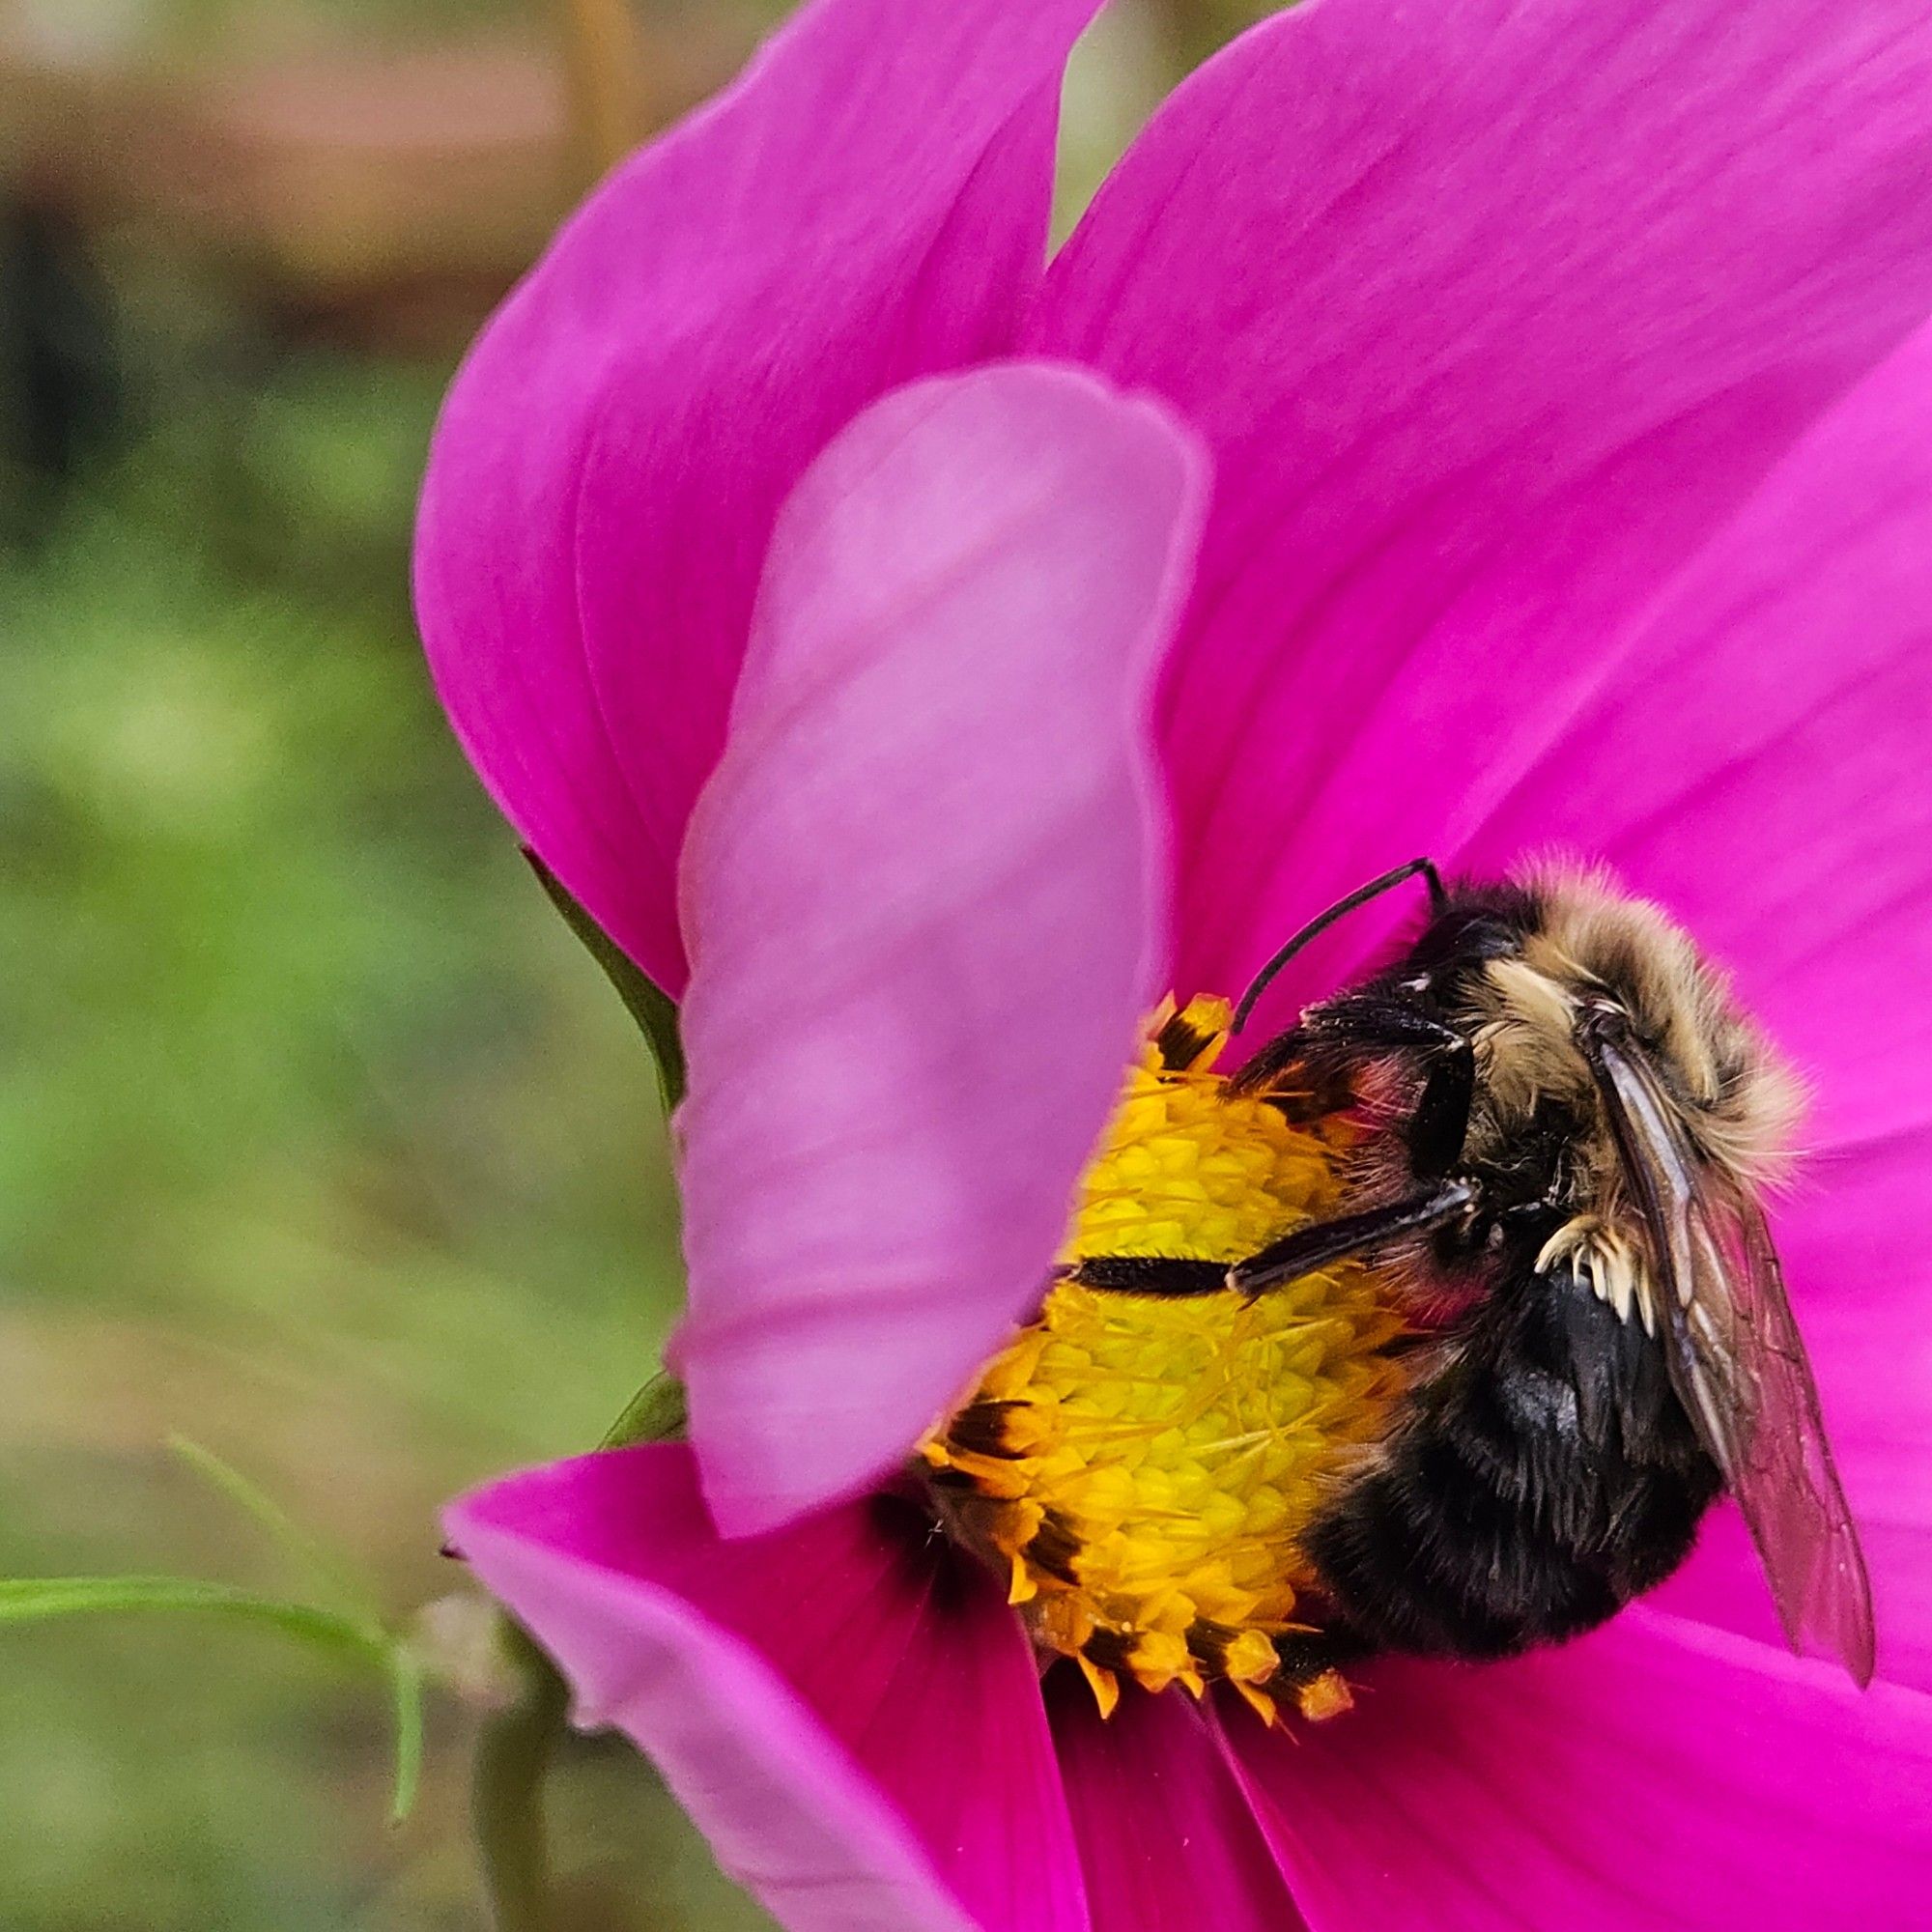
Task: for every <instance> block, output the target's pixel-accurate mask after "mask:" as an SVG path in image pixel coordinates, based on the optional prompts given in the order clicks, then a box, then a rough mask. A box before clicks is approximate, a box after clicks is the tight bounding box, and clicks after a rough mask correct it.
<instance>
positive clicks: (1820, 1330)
mask: <svg viewBox="0 0 1932 1932" xmlns="http://www.w3.org/2000/svg"><path fill="white" fill-rule="evenodd" d="M1928 1199H1932V1133H1918V1134H1911V1135H1906V1136H1902V1137H1898V1138H1895V1139H1893V1140H1890V1141H1886V1142H1880V1143H1876V1144H1873V1145H1870V1146H1867V1147H1864V1148H1861V1149H1857V1150H1851V1151H1846V1152H1844V1153H1842V1154H1833V1155H1827V1156H1824V1157H1822V1158H1821V1159H1820V1160H1818V1161H1817V1162H1816V1163H1814V1167H1813V1171H1812V1174H1811V1176H1810V1184H1809V1185H1808V1186H1807V1187H1806V1188H1805V1190H1804V1192H1803V1193H1802V1194H1801V1195H1799V1196H1798V1197H1796V1198H1795V1199H1793V1200H1792V1201H1791V1202H1790V1203H1789V1204H1788V1205H1787V1207H1786V1208H1785V1209H1784V1211H1782V1212H1781V1213H1780V1214H1779V1215H1778V1217H1777V1224H1778V1236H1779V1240H1780V1243H1781V1245H1782V1248H1783V1254H1784V1262H1785V1266H1786V1268H1787V1270H1788V1271H1789V1274H1790V1277H1791V1283H1792V1295H1793V1300H1794V1304H1795V1306H1796V1307H1797V1308H1798V1311H1799V1315H1800V1319H1801V1321H1802V1322H1803V1324H1804V1334H1805V1340H1806V1344H1807V1347H1808V1349H1809V1351H1810V1354H1811V1359H1812V1364H1813V1367H1814V1368H1815V1370H1816V1372H1817V1377H1818V1383H1819V1388H1820V1391H1821V1393H1822V1397H1823V1401H1824V1406H1825V1415H1826V1420H1827V1423H1828V1425H1829V1427H1830V1430H1831V1435H1832V1442H1833V1450H1834V1452H1835V1455H1836V1458H1837V1463H1838V1467H1839V1470H1840V1473H1841V1474H1842V1476H1843V1478H1844V1483H1845V1489H1846V1492H1847V1494H1848V1495H1849V1496H1850V1498H1851V1502H1852V1508H1853V1513H1854V1515H1855V1516H1856V1518H1857V1520H1858V1522H1859V1526H1860V1530H1861V1536H1862V1538H1863V1541H1864V1545H1865V1554H1866V1557H1867V1560H1868V1562H1869V1563H1870V1566H1871V1572H1872V1585H1873V1596H1874V1601H1875V1605H1876V1612H1877V1623H1878V1639H1879V1647H1878V1662H1879V1674H1880V1675H1881V1676H1882V1677H1885V1678H1888V1679H1889V1680H1890V1681H1891V1682H1893V1683H1898V1684H1910V1685H1914V1686H1916V1687H1917V1688H1918V1689H1920V1690H1932V1459H1929V1458H1928V1457H1927V1454H1926V1446H1925V1445H1926V1443H1927V1442H1928V1441H1932V1319H1928V1318H1932V1264H1929V1263H1928V1262H1927V1259H1926V1256H1925V1236H1924V1231H1923V1222H1924V1204H1925V1202H1926V1201H1927V1200H1928ZM1661 1601H1662V1602H1663V1603H1666V1604H1667V1605H1669V1606H1670V1607H1671V1608H1672V1609H1674V1610H1677V1611H1679V1612H1680V1613H1682V1614H1685V1615H1690V1616H1696V1617H1700V1618H1704V1619H1707V1620H1709V1621H1711V1622H1714V1623H1719V1624H1721V1625H1724V1626H1725V1627H1727V1628H1730V1629H1734V1630H1740V1631H1743V1632H1745V1633H1747V1634H1749V1635H1753V1636H1757V1637H1760V1638H1762V1639H1763V1640H1765V1641H1766V1642H1770V1643H1776V1642H1778V1641H1779V1640H1780V1639H1779V1637H1778V1634H1777V1628H1776V1621H1775V1619H1774V1618H1773V1617H1772V1615H1771V1610H1770V1597H1769V1594H1768V1592H1767V1590H1766V1587H1765V1584H1764V1581H1763V1578H1762V1577H1761V1575H1760V1573H1759V1570H1758V1566H1757V1563H1756V1561H1755V1558H1754V1556H1753V1554H1752V1551H1751V1549H1750V1547H1749V1544H1748V1542H1747V1539H1746V1538H1745V1537H1744V1535H1743V1532H1742V1529H1741V1527H1740V1526H1739V1525H1738V1524H1737V1523H1736V1522H1735V1521H1734V1520H1731V1519H1730V1517H1729V1515H1728V1512H1727V1513H1725V1514H1724V1515H1723V1516H1720V1517H1719V1518H1718V1519H1716V1520H1713V1521H1712V1522H1711V1523H1710V1524H1708V1525H1707V1526H1706V1528H1705V1531H1704V1534H1703V1536H1702V1538H1701V1539H1700V1544H1699V1548H1698V1552H1697V1555H1696V1556H1695V1557H1694V1558H1693V1559H1692V1562H1691V1563H1690V1567H1689V1569H1688V1570H1687V1572H1686V1573H1685V1575H1684V1576H1683V1577H1680V1578H1678V1579H1677V1580H1676V1581H1674V1582H1673V1583H1672V1584H1670V1585H1669V1586H1668V1588H1667V1593H1666V1595H1665V1596H1664V1598H1662V1600H1661Z"/></svg>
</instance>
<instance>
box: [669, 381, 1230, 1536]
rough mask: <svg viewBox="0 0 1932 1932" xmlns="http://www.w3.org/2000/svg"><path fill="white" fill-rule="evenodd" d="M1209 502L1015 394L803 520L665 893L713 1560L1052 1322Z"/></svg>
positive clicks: (1055, 392) (842, 1475)
mask: <svg viewBox="0 0 1932 1932" xmlns="http://www.w3.org/2000/svg"><path fill="white" fill-rule="evenodd" d="M1199 496H1200V487H1199V470H1198V466H1197V462H1196V459H1195V456H1194V453H1193V450H1192V447H1191V445H1190V444H1189V443H1188V442H1186V441H1185V440H1184V439H1183V438H1182V437H1181V436H1180V435H1179V433H1177V432H1176V431H1175V430H1174V429H1173V428H1172V427H1170V426H1169V424H1168V423H1167V420H1166V418H1165V417H1164V416H1163V415H1161V414H1160V413H1159V412H1156V411H1155V410H1154V409H1153V408H1152V407H1151V406H1150V405H1147V404H1143V403H1130V402H1125V401H1122V399H1121V398H1119V397H1118V396H1115V395H1114V394H1112V393H1111V392H1110V391H1108V390H1106V389H1104V388H1103V387H1102V386H1101V385H1100V384H1097V383H1095V382H1094V380H1093V379H1092V378H1090V377H1088V376H1086V375H1084V374H1080V373H1077V372H1073V371H1068V370H1062V369H1049V368H1044V367H1037V366H1023V365H1012V366H1007V367H997V368H990V369H986V370H982V371H980V372H979V373H977V374H975V375H971V376H966V377H960V378H953V379H945V380H935V381H933V382H930V383H927V384H921V385H917V386H915V387H914V388H912V389H909V390H906V391H902V392H900V393H899V394H896V395H895V396H892V397H890V398H888V399H887V400H886V401H884V402H883V403H880V404H878V405H877V406H875V407H874V408H873V409H872V410H871V411H870V412H867V414H866V415H864V416H862V417H861V418H860V419H859V421H858V422H857V423H856V424H855V425H854V426H853V427H852V428H851V429H850V430H848V431H847V432H846V433H845V434H844V435H843V436H842V437H841V438H840V439H839V440H838V442H837V443H835V444H834V446H833V447H832V448H831V449H830V450H829V451H828V452H827V454H826V455H825V456H824V457H823V458H822V459H821V460H820V461H819V463H818V464H817V465H816V466H815V467H814V468H813V469H812V470H811V472H810V475H809V476H808V477H807V479H806V481H805V482H804V483H803V484H802V485H801V486H800V488H799V490H798V492H797V493H796V495H795V496H794V497H793V498H792V500H791V501H790V503H789V504H787V506H786V508H785V511H784V513H783V515H782V517H781V520H780V525H779V527H778V530H777V533H776V534H775V536H774V538H773V544H772V554H771V558H770V561H769V564H768V567H767V570H766V575H765V580H764V582H763V585H762V586H761V589H760V592H759V603H758V610H757V615H756V617H755V619H754V622H753V641H752V644H751V648H750V651H749V654H748V657H747V661H746V669H745V677H744V681H743V683H742V685H741V687H740V689H739V693H738V697H737V701H736V704H735V706H734V708H733V711H732V718H731V733H730V740H729V743H728V745H727V747H726V750H725V757H724V761H723V762H722V764H721V765H720V767H719V769H718V772H717V775H716V776H715V777H714V778H713V780H712V781H711V783H710V785H709V786H708V787H707V789H706V791H705V794H704V796H703V798H702V800H701V801H700V802H699V805H698V808H697V811H696V817H695V818H694V820H693V824H692V830H691V838H690V841H689V844H688V847H687V850H686V857H685V866H684V872H683V879H682V890H683V894H684V906H685V930H686V935H687V940H688V943H689V945H690V949H691V956H692V959H693V962H694V970H693V978H692V983H691V990H690V996H689V999H688V1001H687V1003H686V1006H685V1010H684V1034H685V1043H686V1049H687V1052H688V1055H689V1059H690V1065H691V1099H690V1101H689V1103H688V1105H687V1107H686V1108H685V1111H684V1113H683V1115H682V1117H681V1133H682V1139H683V1144H684V1150H685V1158H684V1198H685V1250H686V1254H687V1256H688V1258H689V1261H690V1264H691V1315H690V1318H689V1319H688V1321H686V1323H685V1325H684V1327H683V1328H682V1330H681V1331H680V1333H679V1335H678V1337H677V1340H676V1343H675V1347H674V1357H675V1360H676V1362H677V1364H678V1367H679V1370H680V1373H681V1374H682V1375H683V1376H684V1378H685V1379H686V1382H687V1384H688V1386H689V1390H690V1398H691V1415H692V1439H693V1441H694V1442H695V1443H696V1447H697V1453H698V1459H699V1462H700V1463H701V1464H702V1466H703V1469H704V1479H705V1494H706V1496H707V1497H708V1498H709V1500H710V1502H711V1505H712V1508H713V1510H714V1511H715V1513H716V1514H717V1517H718V1520H719V1522H720V1524H721V1525H722V1526H723V1527H724V1528H725V1530H726V1532H727V1533H731V1534H737V1533H741V1532H744V1531H747V1530H751V1529H757V1528H763V1527H768V1526H769V1525H771V1524H772V1523H774V1522H776V1521H778V1520H782V1519H783V1518H784V1517H785V1516H786V1515H788V1514H791V1513H795V1512H797V1511H799V1510H801V1509H804V1508H806V1507H809V1506H810V1505H812V1504H815V1503H818V1502H821V1501H823V1500H824V1499H826V1498H827V1497H830V1496H833V1495H837V1494H842V1493H848V1492H851V1491H853V1490H854V1489H855V1488H857V1487H858V1486H860V1485H861V1484H862V1483H863V1482H865V1481H866V1480H867V1479H868V1478H869V1477H871V1476H872V1475H873V1474H874V1473H875V1472H877V1471H878V1470H879V1469H881V1468H882V1467H884V1466H885V1465H887V1464H888V1463H892V1462H893V1461H895V1459H897V1458H898V1457H900V1456H903V1455H904V1454H905V1453H906V1452H907V1451H908V1449H909V1447H910V1446H911V1444H912V1443H913V1441H914V1440H915V1438H916V1437H917V1436H918V1435H920V1434H921V1433H922V1432H923V1430H924V1429H925V1428H926V1427H927V1426H928V1425H929V1424H930V1423H931V1421H932V1420H933V1418H934V1416H935V1414H936V1412H937V1411H938V1410H939V1409H940V1408H941V1407H942V1406H944V1405H945V1404H946V1403H947V1402H948V1401H949V1400H950V1399H952V1397H953V1396H954V1395H955V1393H956V1392H957V1391H958V1390H959V1389H960V1388H961V1386H962V1384H964V1383H965V1381H966V1380H967V1379H968V1378H969V1377H970V1376H971V1374H972V1372H973V1371H974V1370H975V1369H976V1368H977V1367H978V1366H979V1365H980V1363H981V1362H982V1361H984V1359H985V1358H986V1356H987V1355H989V1354H990V1353H991V1352H992V1351H993V1350H994V1348H995V1347H996V1346H997V1344H998V1342H999V1341H1000V1339H1001V1337H1002V1336H1003V1334H1004V1333H1005V1332H1006V1330H1007V1328H1008V1326H1009V1324H1010V1323H1011V1322H1013V1321H1016V1320H1017V1319H1019V1318H1020V1316H1021V1315H1022V1314H1023V1312H1024V1311H1025V1310H1026V1309H1027V1308H1028V1306H1029V1305H1030V1304H1031V1303H1032V1302H1033V1301H1034V1300H1035V1299H1036V1298H1037V1295H1038V1293H1039V1292H1040V1289H1041V1285H1042V1283H1043V1281H1044V1279H1045V1276H1046V1272H1047V1270H1048V1268H1049V1266H1050V1265H1051V1264H1052V1261H1053V1258H1054V1255H1055V1252H1056V1250H1057V1249H1058V1247H1059V1245H1060V1243H1061V1241H1062V1239H1063V1237H1064V1236H1065V1223H1066V1217H1067V1212H1068V1204H1069V1201H1070V1199H1071V1195H1072V1190H1073V1185H1074V1181H1075V1179H1076V1177H1077V1176H1078V1174H1079V1171H1080V1169H1081V1167H1082V1166H1083V1164H1084V1163H1085V1161H1086V1159H1087V1157H1088V1155H1089V1153H1090V1152H1091V1151H1092V1149H1093V1146H1094V1140H1095V1138H1096V1137H1097V1135H1098V1133H1099V1131H1100V1128H1101V1125H1102V1123H1103V1122H1104V1121H1105V1118H1106V1116H1107V1114H1108V1112H1109V1111H1110V1109H1111V1105H1112V1103H1113V1101H1114V1099H1115V1097H1116V1095H1117V1094H1118V1092H1119V1088H1120V1083H1121V1080H1122V1070H1123V1068H1124V1066H1125V1064H1126V1061H1127V1059H1128V1057H1129V1054H1130V1052H1131V1048H1132V1043H1133V1039H1134V1037H1135V1033H1136V1029H1137V1026H1138V1023H1139V1018H1140V1015H1141V1014H1142V1012H1143V1011H1144V1009H1146V1007H1147V1006H1148V1005H1149V1004H1150V1002H1151V999H1152V997H1153V996H1154V989H1155V987H1156V984H1157V981H1158V979H1159V972H1158V966H1159V959H1158V954H1159V952H1160V944H1159V935H1160V934H1161V932H1162V930H1163V926H1162V914H1163V905H1162V890H1161V878H1162V826H1161V823H1160V812H1159V807H1158V800H1157V796H1156V791H1157V788H1156V786H1155V785H1154V783H1153V781H1151V778H1150V775H1149V772H1148V770H1147V765H1148V762H1149V753H1148V751H1147V748H1146V744H1145V733H1146V722H1145V707H1146V699H1147V690H1148V686H1149V683H1150V681H1151V678H1152V676H1153V673H1154V668H1155V666H1156V663H1157V660H1158V655H1159V651H1160V648H1161V647H1162V646H1163V645H1164V643H1165V640H1166V637H1167V633H1168V628H1169V623H1170V618H1171V614H1172V611H1173V609H1174V607H1175V605H1176V604H1177V602H1178V601H1179V594H1180V592H1181V589H1182V587H1183V585H1184V574H1185V570H1186V566H1187V564H1188V562H1189V561H1190V559H1191V555H1192V545H1193V539H1194V534H1195V529H1196V522H1197V516H1196V504H1197V502H1198V499H1199Z"/></svg>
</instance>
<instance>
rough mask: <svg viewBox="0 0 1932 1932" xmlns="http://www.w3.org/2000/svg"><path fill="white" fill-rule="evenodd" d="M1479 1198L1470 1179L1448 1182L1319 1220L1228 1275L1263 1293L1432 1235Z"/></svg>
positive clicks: (1235, 1283)
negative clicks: (1348, 1257) (1347, 1258)
mask: <svg viewBox="0 0 1932 1932" xmlns="http://www.w3.org/2000/svg"><path fill="white" fill-rule="evenodd" d="M1475 1198H1476V1190H1475V1189H1474V1188H1473V1187H1471V1186H1470V1185H1469V1183H1468V1182H1467V1181H1466V1180H1445V1181H1443V1182H1442V1184H1441V1185H1440V1186H1438V1187H1435V1188H1433V1189H1432V1190H1431V1191H1430V1192H1429V1193H1427V1194H1422V1195H1416V1196H1414V1197H1412V1198H1411V1199H1409V1200H1407V1201H1396V1202H1392V1203H1390V1205H1389V1206H1387V1207H1386V1208H1366V1209H1364V1210H1363V1211H1362V1212H1361V1213H1359V1214H1340V1215H1337V1216H1336V1218H1335V1219H1334V1220H1332V1221H1319V1222H1317V1223H1316V1224H1315V1226H1313V1227H1312V1228H1299V1229H1297V1230H1296V1231H1295V1232H1294V1233H1293V1234H1292V1235H1288V1236H1284V1237H1283V1238H1282V1239H1281V1240H1279V1241H1275V1242H1273V1243H1271V1244H1270V1245H1269V1246H1267V1247H1265V1248H1264V1249H1263V1250H1262V1251H1261V1253H1260V1254H1258V1255H1250V1256H1249V1257H1248V1259H1247V1260H1246V1261H1244V1262H1238V1263H1236V1265H1235V1266H1233V1267H1232V1268H1230V1269H1229V1270H1228V1286H1229V1287H1230V1288H1238V1289H1239V1290H1240V1291H1241V1292H1242V1293H1244V1294H1260V1293H1263V1292H1264V1291H1265V1290H1267V1289H1270V1288H1278V1287H1280V1286H1281V1284H1282V1283H1283V1282H1288V1281H1294V1280H1297V1279H1298V1278H1299V1277H1300V1276H1302V1275H1305V1274H1313V1273H1314V1271H1315V1270H1316V1269H1317V1268H1319V1267H1323V1266H1325V1265H1326V1264H1328V1263H1329V1262H1335V1261H1340V1260H1341V1259H1342V1258H1343V1257H1344V1256H1345V1255H1359V1254H1365V1253H1366V1252H1367V1251H1368V1250H1369V1249H1371V1248H1380V1247H1386V1246H1387V1245H1388V1244H1389V1242H1391V1241H1399V1240H1402V1239H1404V1238H1406V1236H1411V1235H1422V1234H1427V1233H1428V1232H1429V1231H1430V1230H1431V1229H1432V1228H1439V1227H1441V1226H1442V1225H1443V1224H1444V1223H1445V1222H1447V1221H1453V1220H1454V1219H1455V1218H1456V1217H1457V1216H1458V1215H1459V1214H1461V1213H1462V1212H1463V1210H1464V1209H1465V1208H1467V1207H1468V1206H1469V1204H1470V1203H1471V1202H1472V1201H1473V1200H1474V1199H1475Z"/></svg>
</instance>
